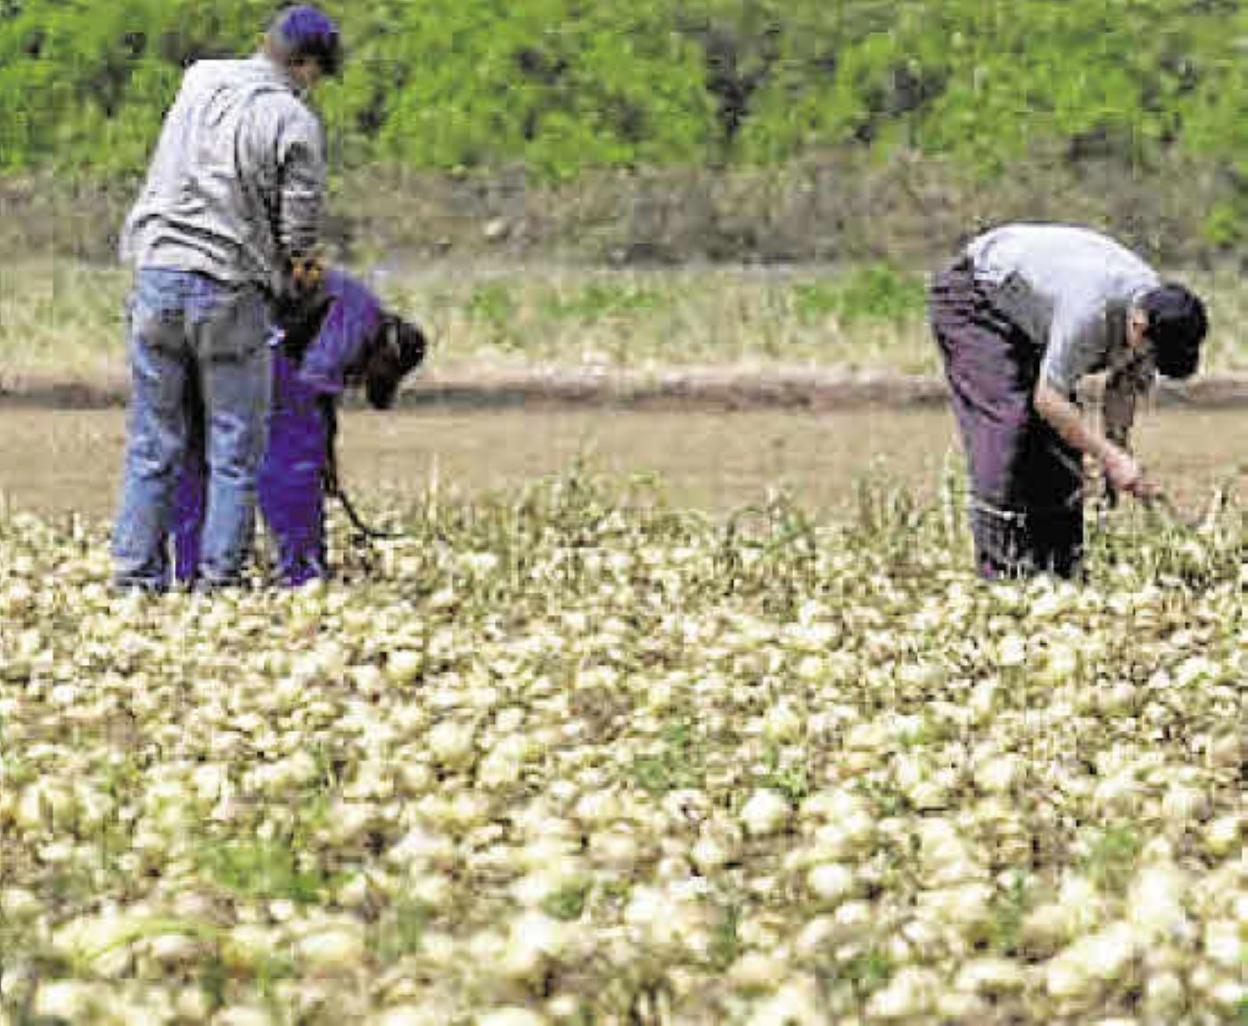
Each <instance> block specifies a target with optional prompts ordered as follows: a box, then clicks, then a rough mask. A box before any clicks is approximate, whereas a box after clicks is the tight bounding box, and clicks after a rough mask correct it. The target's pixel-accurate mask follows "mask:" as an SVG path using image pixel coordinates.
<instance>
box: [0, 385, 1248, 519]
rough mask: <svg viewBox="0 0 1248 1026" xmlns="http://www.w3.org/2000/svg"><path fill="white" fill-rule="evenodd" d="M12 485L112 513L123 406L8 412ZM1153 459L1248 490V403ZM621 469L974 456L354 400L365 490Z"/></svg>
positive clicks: (822, 482) (919, 421)
mask: <svg viewBox="0 0 1248 1026" xmlns="http://www.w3.org/2000/svg"><path fill="white" fill-rule="evenodd" d="M0 440H2V442H3V444H0V493H4V494H5V495H6V496H7V500H8V502H9V503H10V504H11V505H12V506H14V507H16V508H23V509H37V510H41V511H46V512H52V513H57V514H63V513H67V512H69V511H79V512H82V513H84V514H87V515H89V516H93V517H96V516H101V517H106V516H110V515H111V513H112V509H113V503H114V499H115V493H116V487H117V481H118V477H119V474H120V469H121V460H122V447H123V444H124V440H125V415H124V413H123V412H122V411H121V410H119V409H111V410H82V411H48V410H29V409H25V410H22V409H9V410H0ZM1138 447H1139V450H1140V451H1141V453H1143V455H1144V457H1145V459H1146V462H1147V463H1148V465H1149V466H1150V468H1152V469H1153V470H1155V472H1156V473H1157V474H1158V475H1159V476H1160V478H1161V479H1162V481H1163V482H1165V483H1166V484H1167V485H1168V486H1169V487H1170V488H1171V489H1172V490H1173V491H1174V492H1175V494H1176V497H1177V498H1178V499H1179V500H1180V501H1181V502H1186V503H1189V504H1190V503H1194V502H1196V501H1197V500H1199V499H1201V498H1203V497H1205V496H1207V495H1208V494H1209V492H1210V491H1211V489H1212V487H1213V486H1214V484H1215V483H1216V482H1218V481H1219V480H1221V479H1224V478H1226V477H1228V476H1229V477H1230V478H1231V479H1232V480H1233V483H1234V485H1235V488H1236V491H1237V494H1238V495H1240V496H1245V495H1248V416H1245V414H1244V413H1243V412H1242V411H1238V410H1229V411H1204V410H1186V409H1164V410H1161V411H1156V412H1151V413H1149V414H1147V415H1146V416H1145V417H1144V419H1143V421H1142V424H1141V430H1140V432H1139V444H1138ZM580 455H584V456H587V457H589V458H590V459H591V460H592V461H593V464H594V465H595V466H596V467H599V468H601V469H602V470H605V471H609V472H613V473H649V472H653V473H657V474H659V475H661V476H662V478H663V479H664V480H665V481H666V482H667V485H668V491H669V494H670V495H671V496H672V498H673V499H674V500H675V501H677V502H679V503H681V504H687V505H691V506H695V507H699V508H704V509H709V510H723V509H726V508H730V507H733V506H737V505H740V504H743V503H747V502H753V501H756V500H758V499H759V498H761V497H762V496H763V495H764V493H765V491H766V489H767V488H770V487H785V488H788V489H790V490H791V491H793V492H794V493H795V494H796V495H797V496H798V497H799V498H800V499H801V501H803V502H804V503H806V504H808V505H810V506H813V507H815V508H818V509H821V510H824V511H827V512H829V513H835V511H837V510H838V509H843V508H844V504H845V503H847V502H848V501H850V500H851V499H852V496H853V486H854V482H855V480H856V479H857V478H859V477H860V476H861V475H864V474H867V473H873V474H877V475H887V476H889V477H891V478H894V479H896V480H899V481H903V482H905V483H906V484H907V485H909V486H910V487H912V488H914V489H916V490H917V491H918V492H920V493H922V494H931V493H932V492H933V490H934V489H935V488H936V487H937V485H938V482H939V481H940V479H941V475H942V472H943V470H944V468H945V467H946V466H947V465H948V464H949V461H952V463H953V465H954V466H960V464H961V456H960V453H959V451H958V448H957V443H956V438H955V435H954V428H953V422H952V418H951V417H950V416H949V414H948V412H947V411H946V410H944V409H943V408H939V409H909V410H895V409H887V408H878V407H865V408H862V409H857V410H842V411H837V412H826V413H811V412H784V411H775V410H764V411H760V410H750V411H741V412H732V413H724V412H718V413H717V412H705V411H702V412H681V413H674V412H667V411H648V412H638V411H626V410H618V409H616V410H612V409H602V408H595V409H589V410H586V409H581V410H568V409H564V410H533V409H528V408H526V409H523V410H520V409H502V410H490V411H482V410H475V411H474V410H448V409H442V410H402V411H399V412H396V413H390V414H378V413H374V412H371V411H363V410H354V411H349V412H348V413H346V415H345V416H344V417H343V426H342V463H343V468H344V477H345V479H346V481H347V483H348V484H349V485H350V487H351V488H352V489H353V490H354V491H355V492H357V493H358V494H359V495H360V496H361V497H364V498H365V499H368V498H370V497H372V496H374V495H376V494H377V493H378V492H391V493H400V494H412V493H415V492H419V491H420V490H422V489H423V488H424V487H425V486H426V484H427V483H428V482H429V481H430V479H431V478H432V477H433V476H435V475H436V476H437V479H438V481H439V484H440V486H441V487H443V488H454V489H459V490H461V491H463V492H468V493H471V492H474V491H477V490H481V489H489V488H505V487H509V486H514V485H517V484H520V483H523V482H524V481H526V480H529V479H531V478H533V477H535V476H539V475H543V474H553V473H558V472H560V471H561V470H563V469H565V468H566V467H567V466H568V465H569V464H570V463H571V462H572V461H573V460H575V459H576V458H577V457H578V456H580Z"/></svg>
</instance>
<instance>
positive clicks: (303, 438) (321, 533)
mask: <svg viewBox="0 0 1248 1026" xmlns="http://www.w3.org/2000/svg"><path fill="white" fill-rule="evenodd" d="M296 371H297V365H296V364H295V363H294V361H293V360H291V358H290V357H289V356H288V355H287V354H286V353H285V352H284V351H283V350H282V349H281V348H280V347H278V348H276V349H274V350H273V399H272V405H271V407H270V410H269V419H268V445H267V448H266V450H265V454H264V460H263V462H262V463H261V466H260V472H259V475H258V477H257V479H256V490H257V499H258V504H259V506H260V512H261V514H262V515H263V516H264V521H265V524H266V525H267V526H268V529H269V531H270V532H271V533H272V535H273V537H274V540H275V541H276V545H277V561H278V574H279V577H280V579H281V581H282V583H283V584H287V585H291V586H295V585H299V584H303V583H304V582H305V581H308V580H311V579H312V578H316V577H325V576H327V575H328V573H329V564H328V559H327V552H326V545H325V507H324V495H323V492H322V472H323V471H324V469H325V459H326V444H327V441H328V430H329V428H328V424H327V423H326V418H325V414H324V412H323V410H322V406H321V403H322V402H324V401H325V400H324V399H323V398H322V397H321V394H320V393H319V392H317V391H316V390H315V389H313V388H311V387H309V386H308V385H306V384H304V383H303V382H301V381H299V380H298V378H297V377H296ZM329 401H332V400H329ZM189 402H190V403H191V404H192V406H193V407H194V411H193V413H192V415H191V416H190V417H189V418H188V420H189V422H190V424H191V425H192V429H191V432H190V437H189V438H188V440H187V453H186V458H185V460H184V462H183V466H182V472H181V474H180V476H179V479H178V483H177V486H176V490H175V493H174V516H173V543H174V573H175V576H176V577H177V579H178V580H180V581H184V582H189V581H192V580H193V579H194V577H195V573H196V567H197V566H198V564H199V547H200V532H201V530H202V527H203V523H204V512H205V497H206V492H207V489H206V481H207V471H208V467H207V460H206V456H205V451H204V443H203V439H204V434H203V413H202V404H200V403H199V400H198V397H197V396H194V395H192V396H191V397H190V398H189Z"/></svg>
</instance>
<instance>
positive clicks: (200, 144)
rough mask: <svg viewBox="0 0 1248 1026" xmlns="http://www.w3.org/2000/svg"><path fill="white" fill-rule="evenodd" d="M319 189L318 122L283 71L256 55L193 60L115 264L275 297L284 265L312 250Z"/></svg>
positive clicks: (321, 187) (321, 147)
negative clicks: (206, 278)
mask: <svg viewBox="0 0 1248 1026" xmlns="http://www.w3.org/2000/svg"><path fill="white" fill-rule="evenodd" d="M324 188H325V149H324V134H323V132H322V129H321V125H320V121H319V120H318V119H317V117H316V115H315V114H314V113H313V112H312V110H311V109H310V108H309V107H308V106H307V105H306V104H305V103H304V102H303V100H302V98H301V97H300V95H299V93H298V91H297V87H296V83H295V82H294V80H293V79H292V78H291V77H290V75H289V74H288V73H287V72H286V70H285V69H284V68H282V67H280V66H279V65H277V64H275V63H274V62H273V61H271V60H270V59H269V58H268V57H267V56H265V55H263V54H257V55H256V56H254V57H251V58H249V59H245V60H206V61H200V62H198V63H197V64H195V65H193V66H192V67H191V68H190V69H188V70H187V72H186V75H185V76H184V77H183V80H182V88H181V90H180V91H179V93H178V97H177V99H176V101H175V102H174V104H173V107H172V108H170V110H169V113H168V114H167V115H166V116H165V123H164V128H163V129H162V131H161V135H160V141H159V142H158V143H157V145H156V152H155V153H154V154H153V156H152V163H151V167H150V169H149V170H148V175H147V181H146V183H145V185H144V187H143V192H142V194H141V195H140V196H139V199H138V202H137V203H136V204H135V205H134V209H133V210H132V211H131V212H130V216H129V217H128V218H127V220H126V225H125V228H124V229H123V232H122V240H121V247H120V248H121V256H122V259H123V260H125V261H128V262H131V263H133V264H134V265H135V266H137V267H170V268H174V269H177V270H184V271H201V272H203V273H205V274H208V275H211V276H212V277H214V278H217V279H218V280H220V281H224V282H228V283H231V284H243V283H253V284H257V285H260V286H262V287H269V288H273V287H274V286H275V285H277V284H278V283H279V282H280V276H281V274H282V273H283V272H284V269H285V259H284V258H286V257H290V256H300V255H303V254H304V253H306V252H308V251H309V250H311V249H312V248H313V246H314V245H315V244H316V242H317V237H318V234H319V230H320V214H321V202H322V197H323V193H324Z"/></svg>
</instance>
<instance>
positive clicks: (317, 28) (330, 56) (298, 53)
mask: <svg viewBox="0 0 1248 1026" xmlns="http://www.w3.org/2000/svg"><path fill="white" fill-rule="evenodd" d="M269 35H270V37H271V38H273V39H274V41H275V42H276V43H277V44H278V45H279V46H280V47H281V48H282V50H283V51H284V52H285V54H286V55H287V57H288V58H289V59H291V60H295V59H297V58H300V57H310V58H312V59H314V60H316V61H317V62H318V63H319V64H320V65H321V70H322V71H324V72H325V74H326V75H331V76H332V75H337V74H338V72H339V71H341V70H342V41H341V39H340V38H339V35H338V25H337V24H336V23H335V22H334V19H333V18H331V17H330V16H329V15H328V14H326V13H325V12H324V11H322V10H321V9H320V8H319V7H313V6H312V5H311V4H298V5H296V6H294V7H287V8H285V9H283V10H282V11H280V12H279V13H278V15H277V17H276V18H274V19H273V24H272V25H271V26H270V27H269Z"/></svg>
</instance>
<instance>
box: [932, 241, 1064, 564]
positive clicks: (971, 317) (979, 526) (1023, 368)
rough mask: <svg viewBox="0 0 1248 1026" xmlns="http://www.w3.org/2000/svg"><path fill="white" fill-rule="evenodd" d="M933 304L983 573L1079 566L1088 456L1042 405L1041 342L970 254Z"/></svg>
mask: <svg viewBox="0 0 1248 1026" xmlns="http://www.w3.org/2000/svg"><path fill="white" fill-rule="evenodd" d="M928 311H929V316H930V319H931V324H932V330H933V332H934V333H935V335H936V341H937V343H938V344H939V345H940V352H941V356H942V358H943V359H944V365H945V376H946V378H947V379H948V382H949V388H950V391H951V393H952V398H953V410H954V414H955V416H956V418H957V421H958V428H959V431H960V433H961V435H962V444H963V446H964V448H965V449H966V455H967V464H968V469H969V472H970V480H971V531H972V534H973V536H974V540H975V561H976V566H977V569H978V571H979V573H980V575H981V576H983V577H986V578H1001V577H1025V576H1030V575H1032V574H1036V573H1041V572H1049V573H1055V574H1058V575H1059V576H1062V577H1073V576H1075V575H1076V574H1077V573H1078V572H1079V570H1080V564H1081V561H1082V556H1083V465H1082V459H1081V457H1080V454H1079V452H1078V451H1077V450H1076V449H1074V448H1073V447H1072V446H1070V445H1069V444H1067V443H1066V442H1065V441H1064V440H1063V439H1062V438H1061V437H1060V436H1059V435H1058V434H1057V433H1056V432H1055V431H1054V430H1053V428H1052V427H1050V425H1049V424H1048V422H1047V421H1045V420H1044V419H1043V418H1042V417H1041V416H1040V415H1039V414H1038V413H1037V412H1036V409H1035V404H1034V400H1033V393H1034V392H1035V387H1036V381H1037V379H1038V377H1039V374H1040V360H1041V357H1042V356H1043V350H1042V348H1041V347H1040V346H1038V345H1036V344H1035V343H1034V342H1033V341H1032V340H1031V339H1029V338H1028V337H1027V336H1026V335H1025V334H1024V333H1023V331H1022V330H1021V329H1019V328H1018V327H1017V326H1015V325H1014V324H1013V323H1012V322H1011V321H1010V320H1009V319H1008V318H1007V317H1005V316H1004V315H1003V314H1002V313H1001V312H1000V311H998V310H997V309H995V308H994V307H993V305H992V303H991V302H990V301H989V299H988V297H987V295H986V293H985V291H984V290H983V288H981V287H980V286H979V285H978V284H977V283H976V281H975V278H974V275H973V273H972V269H971V266H970V263H969V261H966V260H962V261H959V262H958V263H955V264H954V265H953V266H951V267H949V268H948V269H946V270H945V271H942V272H941V273H939V274H937V275H936V277H935V278H934V279H933V281H932V286H931V289H930V292H929V296H928Z"/></svg>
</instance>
